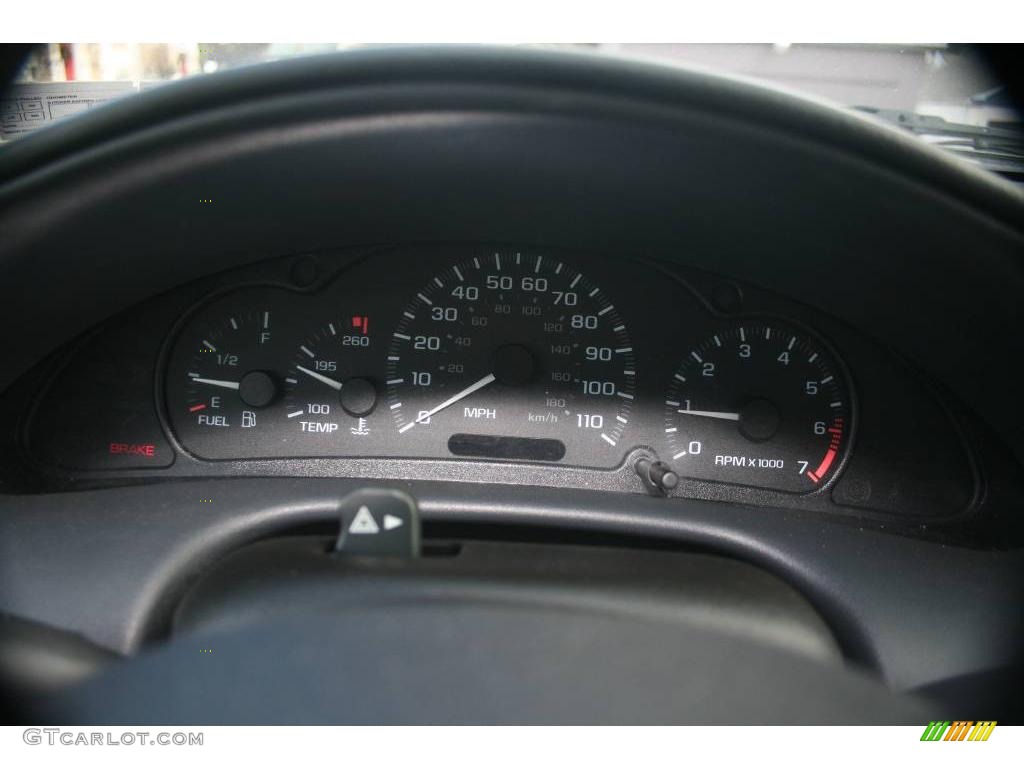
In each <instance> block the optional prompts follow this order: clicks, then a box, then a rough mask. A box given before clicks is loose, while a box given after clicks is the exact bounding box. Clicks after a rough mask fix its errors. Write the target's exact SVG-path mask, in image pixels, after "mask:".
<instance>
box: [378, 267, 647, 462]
mask: <svg viewBox="0 0 1024 768" xmlns="http://www.w3.org/2000/svg"><path fill="white" fill-rule="evenodd" d="M635 382H636V366H635V363H634V356H633V347H632V344H631V343H630V340H629V336H628V334H627V332H626V327H625V325H624V324H623V321H622V319H621V318H620V317H619V314H618V312H617V311H616V309H615V307H614V306H613V305H612V304H611V303H610V302H609V300H608V299H607V298H606V297H605V295H604V294H603V293H602V292H601V290H600V289H599V288H598V287H597V286H596V285H594V284H593V283H591V282H590V281H589V280H588V279H587V278H586V277H585V276H583V275H582V274H580V273H579V272H576V271H575V270H574V269H572V268H571V267H569V266H568V265H567V264H564V263H563V262H561V261H559V260H557V259H554V258H549V257H544V256H540V255H537V254H530V255H528V254H526V253H519V252H514V251H513V252H499V253H494V252H488V253H486V254H483V253H482V254H481V255H479V256H477V257H475V258H472V259H469V260H467V261H465V262H462V263H460V264H458V265H456V266H453V267H451V268H449V269H448V270H446V271H444V272H442V273H440V274H438V275H436V276H435V277H434V278H433V279H432V280H431V281H430V282H429V283H428V284H427V285H426V286H424V287H423V288H422V290H420V291H419V292H418V293H417V294H416V296H415V297H414V298H413V300H412V301H411V302H409V304H408V305H407V306H406V307H405V309H404V310H403V312H402V317H401V319H400V322H399V323H398V327H397V328H396V329H395V331H394V334H393V337H392V339H391V344H390V347H389V349H388V355H387V381H386V387H387V406H388V408H389V409H390V411H391V413H392V415H393V418H394V423H395V428H396V430H397V433H398V435H399V441H408V443H409V445H416V446H420V447H427V446H432V447H435V449H440V450H443V449H444V446H446V445H447V447H448V450H449V452H450V453H451V454H454V455H460V456H477V457H485V458H496V459H519V460H543V461H557V460H564V461H566V462H568V463H579V464H591V465H610V464H613V463H614V462H615V461H616V460H617V459H618V458H620V457H621V453H622V450H621V448H618V449H617V448H616V446H618V445H619V442H620V440H621V439H622V436H623V431H624V429H625V428H626V426H627V424H628V423H629V416H630V409H631V405H632V402H633V398H634V392H635Z"/></svg>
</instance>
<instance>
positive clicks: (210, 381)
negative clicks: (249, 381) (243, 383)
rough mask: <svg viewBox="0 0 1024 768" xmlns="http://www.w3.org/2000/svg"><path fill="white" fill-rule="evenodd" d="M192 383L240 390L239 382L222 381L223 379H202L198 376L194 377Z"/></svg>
mask: <svg viewBox="0 0 1024 768" xmlns="http://www.w3.org/2000/svg"><path fill="white" fill-rule="evenodd" d="M192 381H198V382H199V383H200V384H209V385H210V386H213V387H224V389H238V386H239V384H238V382H237V381H222V380H221V379H201V378H199V377H198V376H193V377H192Z"/></svg>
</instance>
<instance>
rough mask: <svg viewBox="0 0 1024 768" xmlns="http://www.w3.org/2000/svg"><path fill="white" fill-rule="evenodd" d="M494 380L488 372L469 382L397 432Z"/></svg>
mask: <svg viewBox="0 0 1024 768" xmlns="http://www.w3.org/2000/svg"><path fill="white" fill-rule="evenodd" d="M494 380H495V376H494V374H493V373H488V374H487V375H486V376H484V377H483V378H482V379H480V381H477V382H475V383H473V384H470V385H469V386H468V387H466V388H465V389H464V390H462V391H461V392H456V393H455V394H454V395H452V396H451V397H449V398H448V399H447V400H445V401H444V402H443V403H441V404H440V405H437V406H434V407H433V408H431V409H430V410H429V411H427V412H426V413H421V414H420V415H419V417H418V418H417V419H416V421H410V422H409V423H408V424H406V425H405V426H404V427H402V428H401V429H400V430H398V432H399V433H402V432H405V431H406V430H408V429H412V428H413V427H415V426H416V425H417V424H422V423H423V422H424V421H426V420H427V419H429V418H430V417H431V416H433V415H434V414H435V413H438V412H439V411H443V410H444V409H445V408H447V407H448V406H449V405H455V403H457V402H459V400H462V399H463V398H466V397H469V396H470V395H472V394H473V393H474V392H476V391H477V390H478V389H483V388H484V387H486V386H487V385H488V384H490V383H491V382H492V381H494Z"/></svg>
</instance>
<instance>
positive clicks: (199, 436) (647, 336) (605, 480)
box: [19, 245, 979, 521]
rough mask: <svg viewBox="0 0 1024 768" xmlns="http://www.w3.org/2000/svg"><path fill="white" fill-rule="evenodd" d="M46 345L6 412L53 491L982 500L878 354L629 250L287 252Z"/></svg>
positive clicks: (854, 502)
mask: <svg viewBox="0 0 1024 768" xmlns="http://www.w3.org/2000/svg"><path fill="white" fill-rule="evenodd" d="M60 360H61V362H59V363H57V364H56V369H55V370H53V371H51V372H50V373H49V374H48V377H47V378H46V379H45V381H44V382H43V384H42V386H41V387H40V388H39V391H38V392H37V393H35V394H34V396H33V398H32V402H31V404H30V405H28V406H27V407H24V408H19V410H22V411H23V412H24V413H27V414H28V417H27V418H26V419H24V420H23V422H24V426H23V431H22V435H23V437H22V440H23V444H24V448H25V452H26V454H27V456H28V457H29V459H30V461H31V463H32V464H33V465H34V466H35V468H36V469H37V470H38V471H39V472H40V473H42V474H43V475H45V476H49V477H51V478H53V479H64V480H66V481H71V480H74V481H78V482H81V481H86V480H89V479H90V478H93V479H96V480H99V479H103V480H107V481H112V480H114V479H116V478H119V477H120V478H142V477H152V478H159V477H161V476H171V477H181V476H225V475H231V474H242V475H261V474H268V473H269V474H290V475H298V476H349V477H371V478H378V479H387V478H389V477H396V476H403V477H404V476H408V475H409V474H412V475H413V476H416V475H419V476H423V477H437V476H442V477H449V478H452V479H456V480H463V481H469V480H473V481H486V482H498V483H508V482H513V483H522V482H529V483H537V484H542V485H548V486H555V487H570V488H600V489H605V490H613V491H620V492H633V493H637V492H639V493H644V492H647V493H652V494H654V495H662V496H673V497H683V498H699V499H709V500H716V499H717V500H741V501H746V502H750V503H755V504H761V505H766V506H767V505H774V506H783V507H790V508H805V509H816V510H820V511H823V512H828V513H834V514H847V515H849V514H858V515H862V516H867V517H882V518H884V517H885V516H895V517H897V518H898V519H904V520H906V519H913V518H914V517H922V518H925V519H928V520H943V521H950V520H955V519H956V518H958V517H962V516H964V515H968V514H970V513H972V512H974V511H975V507H976V504H977V500H978V494H979V487H978V483H979V478H978V469H977V461H976V458H975V452H974V451H973V450H972V449H971V446H970V445H969V444H968V443H967V442H966V440H965V438H964V435H963V430H962V427H961V426H960V424H959V423H958V421H957V419H956V418H955V416H954V415H953V413H952V410H951V408H950V406H949V405H948V404H947V403H945V402H944V401H943V399H942V398H941V397H940V396H939V394H938V393H937V392H936V391H935V389H934V388H933V387H931V386H929V384H928V382H927V381H926V380H924V379H923V378H922V377H921V376H920V375H918V374H916V373H915V372H914V371H913V370H912V369H910V368H909V367H908V366H906V365H905V364H902V363H901V362H900V361H899V360H898V359H896V358H895V357H894V356H893V355H891V354H889V353H888V352H887V351H886V350H885V349H884V348H880V347H879V345H877V344H874V343H872V342H871V341H870V340H869V339H865V338H864V337H863V336H861V335H859V334H857V333H856V332H853V331H851V330H850V329H849V328H846V327H844V326H843V325H841V324H839V323H837V322H835V321H834V320H833V319H832V318H829V317H828V316H827V315H825V314H823V313H819V312H814V311H812V310H809V309H808V308H806V307H804V306H801V305H800V304H799V303H797V302H794V301H791V300H786V299H785V298H783V297H779V296H775V295H772V294H770V293H768V292H765V291H759V290H756V289H755V288H753V287H752V286H748V285H744V284H742V283H739V282H736V281H734V280H729V279H725V278H722V277H718V276H715V275H710V274H706V273H703V272H699V271H696V270H685V269H680V268H678V267H673V266H669V265H666V264H663V263H659V262H657V261H653V260H650V259H644V258H631V259H621V258H620V259H614V258H609V257H607V256H600V255H594V254H592V253H584V252H574V251H562V250H558V249H548V248H542V247H527V246H495V245H468V246H467V245H454V246H436V245H435V246H400V247H396V246H392V247H383V246H382V247H377V248H368V249H364V250H360V251H357V252H348V253H320V254H316V255H310V254H304V255H300V256H295V257H289V258H284V259H276V260H270V261H268V262H265V263H262V264H260V265H258V266H257V267H254V268H249V269H244V270H241V271H236V272H233V273H228V274H224V275H221V276H218V277H217V278H216V279H214V280H212V281H211V280H206V281H200V282H198V283H195V284H193V285H191V286H189V288H188V289H187V290H179V291H176V292H173V293H172V294H170V295H168V296H164V297H161V298H160V299H159V300H155V301H153V302H149V303H147V304H145V305H142V306H140V307H137V308H134V309H132V310H131V311H130V312H128V313H127V314H126V315H124V316H122V317H119V318H116V319H114V320H112V321H111V322H109V323H108V324H107V325H106V326H104V327H102V328H100V329H97V330H96V331H94V332H92V333H89V334H86V335H85V337H84V338H83V339H82V340H80V341H79V342H78V343H77V344H76V345H74V346H72V348H70V349H69V350H68V351H67V353H65V354H62V355H61V356H60ZM83 403H87V404H88V406H87V407H83V405H82V404H83ZM890 413H900V414H902V415H903V420H899V421H892V420H890V419H888V418H886V416H887V414H890ZM908 421H909V422H910V423H913V424H914V425H915V426H914V434H913V438H912V439H913V440H915V441H918V442H920V443H922V444H927V445H928V446H929V450H928V451H927V453H926V454H924V455H921V456H920V458H915V455H914V454H913V452H911V453H910V454H909V455H908V452H907V451H905V450H904V441H906V440H907V439H908V436H907V434H906V432H905V431H904V430H903V429H902V426H901V425H902V424H905V423H908Z"/></svg>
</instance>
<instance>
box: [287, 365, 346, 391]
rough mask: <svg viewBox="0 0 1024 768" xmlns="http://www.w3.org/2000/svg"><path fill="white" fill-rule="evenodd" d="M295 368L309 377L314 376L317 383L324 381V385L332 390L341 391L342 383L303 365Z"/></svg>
mask: <svg viewBox="0 0 1024 768" xmlns="http://www.w3.org/2000/svg"><path fill="white" fill-rule="evenodd" d="M295 367H296V368H298V369H299V370H300V371H302V372H303V373H304V374H306V375H307V376H312V377H313V378H314V379H316V380H317V381H322V382H323V383H324V384H326V385H327V386H328V387H330V388H331V389H336V390H339V391H340V390H341V382H340V381H335V380H334V379H329V378H327V377H326V376H324V375H323V374H322V373H317V372H316V371H311V370H309V368H303V367H302V366H301V365H296V366H295ZM349 391H350V392H351V391H352V390H349Z"/></svg>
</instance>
